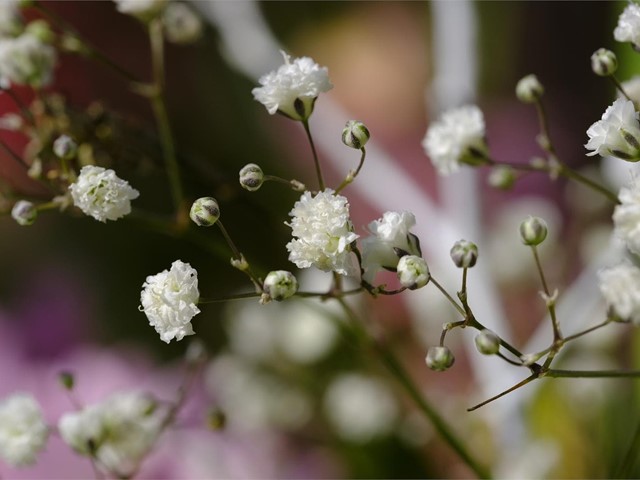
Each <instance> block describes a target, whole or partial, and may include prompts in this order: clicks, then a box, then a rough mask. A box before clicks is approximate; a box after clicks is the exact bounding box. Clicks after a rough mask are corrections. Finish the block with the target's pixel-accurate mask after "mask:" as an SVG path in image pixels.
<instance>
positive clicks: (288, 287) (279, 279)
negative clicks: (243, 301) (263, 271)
mask: <svg viewBox="0 0 640 480" xmlns="http://www.w3.org/2000/svg"><path fill="white" fill-rule="evenodd" d="M262 289H263V290H264V294H263V296H262V298H261V300H260V302H261V303H268V302H269V301H270V300H275V301H276V302H280V301H282V300H284V299H286V298H289V297H291V296H293V295H294V294H295V293H296V292H297V291H298V280H297V279H296V277H295V276H294V275H293V274H292V273H291V272H287V271H286V270H275V271H273V272H269V273H268V274H267V277H266V278H265V279H264V284H263V286H262Z"/></svg>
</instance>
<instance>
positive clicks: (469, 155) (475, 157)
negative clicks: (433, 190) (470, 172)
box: [422, 105, 488, 175]
mask: <svg viewBox="0 0 640 480" xmlns="http://www.w3.org/2000/svg"><path fill="white" fill-rule="evenodd" d="M484 137H485V125H484V116H483V115H482V111H481V110H480V109H479V108H478V107H476V106H475V105H466V106H463V107H460V108H455V109H453V110H448V111H446V112H445V113H443V114H442V117H441V118H440V119H439V120H438V121H437V122H434V123H432V124H431V125H430V126H429V129H428V130H427V134H426V136H425V137H424V140H423V141H422V146H423V147H424V149H425V152H426V153H427V155H428V156H429V158H430V159H431V162H432V163H433V165H434V166H435V167H436V169H437V170H438V172H440V174H441V175H449V174H450V173H453V172H456V171H458V169H459V168H460V163H467V164H470V165H479V164H482V163H484V161H485V157H486V156H487V154H488V151H487V144H486V142H485V138H484Z"/></svg>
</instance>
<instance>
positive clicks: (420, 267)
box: [396, 255, 431, 290]
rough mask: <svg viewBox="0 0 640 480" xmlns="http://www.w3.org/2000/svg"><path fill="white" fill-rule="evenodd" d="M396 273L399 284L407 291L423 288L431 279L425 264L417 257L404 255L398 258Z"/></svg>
mask: <svg viewBox="0 0 640 480" xmlns="http://www.w3.org/2000/svg"><path fill="white" fill-rule="evenodd" d="M396 271H397V272H398V280H400V284H401V285H402V286H403V287H407V288H408V289H409V290H415V289H417V288H422V287H424V286H425V285H426V284H427V283H429V279H430V278H431V277H430V275H429V267H428V265H427V262H425V260H424V259H423V258H421V257H418V256H417V255H405V256H404V257H402V258H400V261H399V262H398V266H397V267H396Z"/></svg>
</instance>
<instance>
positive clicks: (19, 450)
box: [0, 393, 49, 467]
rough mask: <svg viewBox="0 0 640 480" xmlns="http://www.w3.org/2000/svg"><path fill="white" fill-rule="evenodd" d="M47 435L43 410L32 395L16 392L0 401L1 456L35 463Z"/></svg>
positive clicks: (13, 462)
mask: <svg viewBox="0 0 640 480" xmlns="http://www.w3.org/2000/svg"><path fill="white" fill-rule="evenodd" d="M48 435H49V429H48V428H47V425H46V424H45V423H44V419H43V417H42V410H41V409H40V406H39V405H38V402H36V400H35V399H34V398H33V397H32V396H31V395H28V394H25V393H16V394H13V395H11V396H10V397H7V398H5V399H4V400H3V401H2V402H0V457H1V458H3V459H4V460H5V461H6V462H7V463H9V464H10V465H13V466H16V467H21V466H25V465H30V464H33V463H35V461H36V454H37V453H38V452H39V451H40V450H42V448H44V445H45V443H46V441H47V437H48Z"/></svg>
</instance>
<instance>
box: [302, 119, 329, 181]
mask: <svg viewBox="0 0 640 480" xmlns="http://www.w3.org/2000/svg"><path fill="white" fill-rule="evenodd" d="M302 126H303V127H304V131H305V132H306V134H307V138H308V139H309V145H310V146H311V153H312V154H313V163H314V165H315V167H316V177H317V178H318V185H319V188H320V191H322V190H324V179H323V178H322V170H321V169H320V160H318V153H317V152H316V147H315V145H314V143H313V137H312V136H311V130H310V129H309V120H302Z"/></svg>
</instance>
